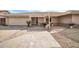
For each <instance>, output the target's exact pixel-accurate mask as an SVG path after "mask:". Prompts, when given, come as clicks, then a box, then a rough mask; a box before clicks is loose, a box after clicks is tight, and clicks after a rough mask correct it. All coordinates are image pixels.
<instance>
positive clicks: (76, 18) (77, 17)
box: [72, 14, 79, 24]
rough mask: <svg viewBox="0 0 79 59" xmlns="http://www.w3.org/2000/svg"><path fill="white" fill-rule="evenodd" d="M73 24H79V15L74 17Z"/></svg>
mask: <svg viewBox="0 0 79 59" xmlns="http://www.w3.org/2000/svg"><path fill="white" fill-rule="evenodd" d="M72 22H73V23H75V24H79V15H78V14H77V15H72Z"/></svg>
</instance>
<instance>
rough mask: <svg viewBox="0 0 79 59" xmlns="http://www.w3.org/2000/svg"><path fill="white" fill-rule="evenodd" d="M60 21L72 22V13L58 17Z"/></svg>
mask: <svg viewBox="0 0 79 59" xmlns="http://www.w3.org/2000/svg"><path fill="white" fill-rule="evenodd" d="M58 19H59V23H64V24H69V23H72V15H65V16H61V17H59V18H58Z"/></svg>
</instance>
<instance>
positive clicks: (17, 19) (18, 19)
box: [8, 17, 29, 25]
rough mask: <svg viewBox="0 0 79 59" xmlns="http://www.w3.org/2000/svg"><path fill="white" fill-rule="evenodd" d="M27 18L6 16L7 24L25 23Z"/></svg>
mask: <svg viewBox="0 0 79 59" xmlns="http://www.w3.org/2000/svg"><path fill="white" fill-rule="evenodd" d="M28 20H29V18H25V17H10V18H8V21H9V22H8V24H9V25H27V24H26V21H28Z"/></svg>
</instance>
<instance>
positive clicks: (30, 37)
mask: <svg viewBox="0 0 79 59" xmlns="http://www.w3.org/2000/svg"><path fill="white" fill-rule="evenodd" d="M0 47H3V48H58V47H61V46H60V45H59V43H58V42H57V41H56V40H55V39H54V38H53V37H52V36H51V34H50V33H49V32H47V31H32V32H31V31H28V32H27V31H26V34H23V35H21V36H18V37H16V38H13V39H10V40H6V41H4V42H2V43H0Z"/></svg>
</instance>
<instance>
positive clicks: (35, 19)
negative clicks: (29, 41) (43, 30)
mask: <svg viewBox="0 0 79 59" xmlns="http://www.w3.org/2000/svg"><path fill="white" fill-rule="evenodd" d="M31 20H32V25H38V17H31Z"/></svg>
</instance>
